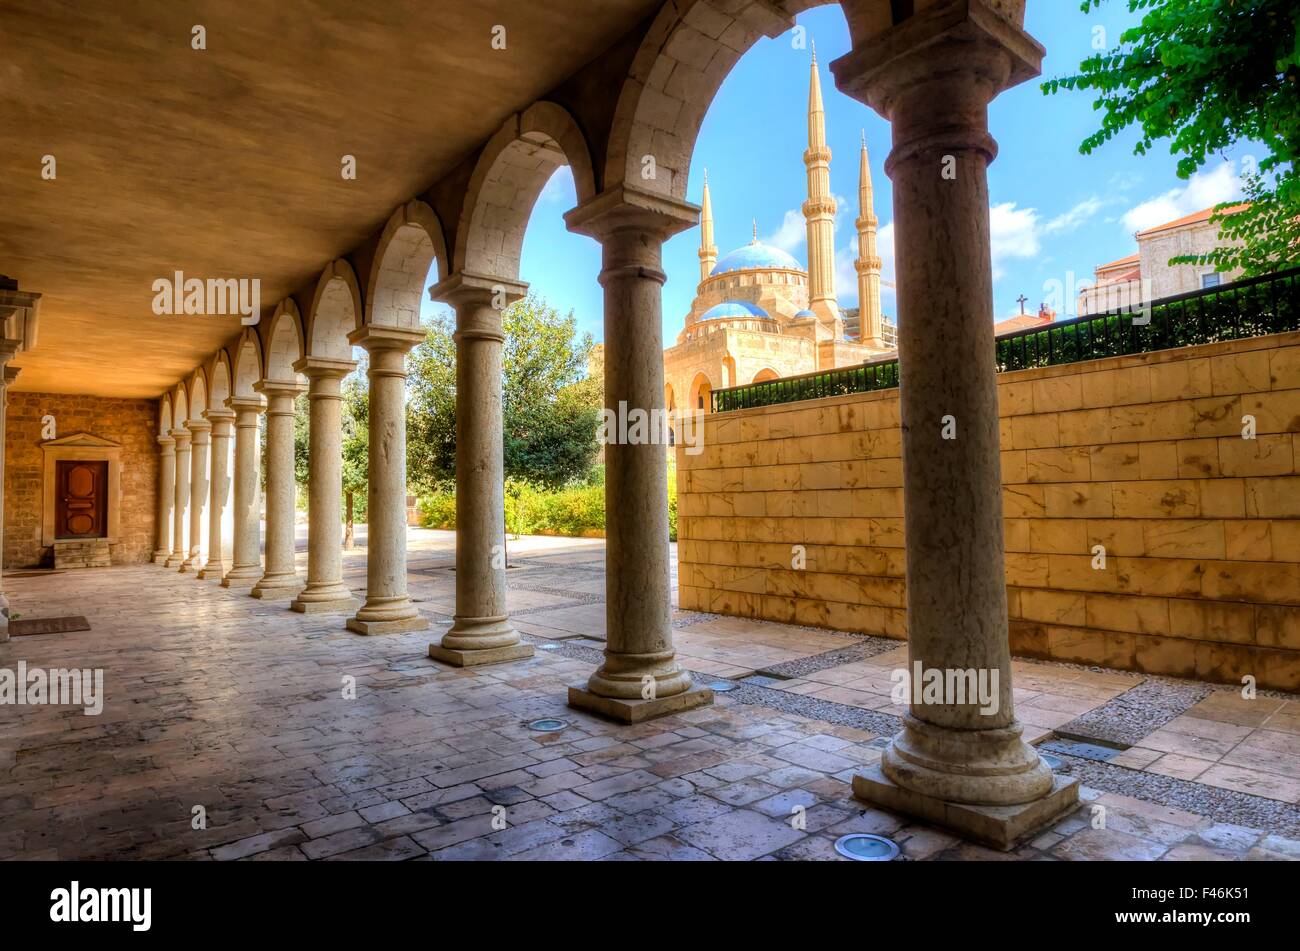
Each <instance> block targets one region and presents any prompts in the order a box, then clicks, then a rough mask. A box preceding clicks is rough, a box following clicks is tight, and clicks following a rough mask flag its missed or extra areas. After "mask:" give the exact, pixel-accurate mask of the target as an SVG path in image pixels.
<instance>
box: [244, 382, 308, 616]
mask: <svg viewBox="0 0 1300 951" xmlns="http://www.w3.org/2000/svg"><path fill="white" fill-rule="evenodd" d="M254 389H256V390H257V391H258V392H259V393H261V394H262V395H263V396H265V397H266V401H267V402H266V570H265V572H263V574H262V578H261V580H259V581H258V582H257V584H255V585H253V590H252V591H250V592H249V594H250V595H252V596H253V597H255V598H265V599H267V600H273V599H279V598H293V597H296V596H297V595H298V593H299V592H300V591H302V577H301V576H300V575H299V574H298V568H297V565H296V564H295V563H294V523H293V499H294V480H293V418H294V405H293V404H294V400H295V399H296V398H297V396H298V394H299V393H301V392H302V391H303V387H302V385H301V384H298V383H280V382H273V381H270V380H265V381H263V382H261V383H258V384H257V385H256V386H255V387H254Z"/></svg>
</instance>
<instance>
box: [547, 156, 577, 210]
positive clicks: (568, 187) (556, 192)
mask: <svg viewBox="0 0 1300 951" xmlns="http://www.w3.org/2000/svg"><path fill="white" fill-rule="evenodd" d="M566 199H567V200H568V201H569V202H570V203H572V202H574V201H577V191H576V190H575V189H574V186H573V169H571V168H569V166H567V165H561V166H560V167H559V168H557V169H556V170H555V172H554V173H552V175H551V177H550V178H548V179H547V180H546V184H545V185H543V186H542V190H541V192H540V193H539V194H538V196H537V204H539V205H550V204H554V203H556V202H560V201H563V200H566Z"/></svg>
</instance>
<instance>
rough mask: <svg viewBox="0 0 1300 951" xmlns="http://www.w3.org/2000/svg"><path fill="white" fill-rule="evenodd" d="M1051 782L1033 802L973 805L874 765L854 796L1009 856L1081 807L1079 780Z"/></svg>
mask: <svg viewBox="0 0 1300 951" xmlns="http://www.w3.org/2000/svg"><path fill="white" fill-rule="evenodd" d="M1053 780H1054V782H1053V783H1052V789H1051V792H1049V793H1048V794H1047V795H1046V796H1043V797H1041V798H1039V799H1035V800H1033V801H1032V802H1027V803H1023V804H1021V805H1016V806H973V805H970V804H968V803H961V802H946V801H944V800H942V799H936V798H934V797H933V796H927V795H925V794H923V793H918V792H913V791H912V790H910V789H904V788H903V787H902V786H899V785H898V784H897V783H895V782H894V781H893V780H892V779H890V778H889V777H888V776H886V775H885V773H884V770H883V769H881V767H880V764H879V763H876V764H875V765H873V766H869V767H867V768H865V769H864V770H863V771H862V772H861V773H858V774H857V775H856V776H854V777H853V796H854V798H855V799H861V800H862V801H863V802H867V803H870V804H871V805H873V806H877V807H879V808H881V809H887V810H889V811H890V812H897V813H900V814H902V815H906V816H914V817H916V818H918V819H922V820H924V821H926V822H933V823H934V824H935V825H937V826H943V827H944V828H945V829H951V830H952V831H953V832H956V833H957V834H958V835H960V836H962V837H963V838H966V839H972V840H974V841H976V842H979V843H981V844H982V845H987V846H989V847H990V848H994V849H998V850H1000V851H1003V852H1007V851H1010V850H1011V849H1014V848H1015V847H1016V846H1017V845H1020V844H1021V843H1022V842H1025V841H1026V840H1028V839H1030V838H1033V837H1034V836H1036V835H1038V833H1040V832H1042V831H1043V830H1044V829H1045V828H1046V827H1047V826H1049V825H1051V824H1052V823H1053V822H1055V821H1056V820H1057V819H1059V818H1061V817H1062V816H1064V815H1065V814H1066V813H1067V812H1069V811H1070V810H1072V809H1074V808H1075V807H1076V806H1078V805H1079V780H1078V779H1075V778H1074V777H1070V776H1059V775H1054V776H1053Z"/></svg>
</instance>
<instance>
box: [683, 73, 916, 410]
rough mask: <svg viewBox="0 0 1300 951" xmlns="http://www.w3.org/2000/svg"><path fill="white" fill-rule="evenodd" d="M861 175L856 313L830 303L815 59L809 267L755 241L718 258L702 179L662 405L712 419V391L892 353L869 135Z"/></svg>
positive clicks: (831, 245)
mask: <svg viewBox="0 0 1300 951" xmlns="http://www.w3.org/2000/svg"><path fill="white" fill-rule="evenodd" d="M859 161H860V165H859V169H858V217H857V221H856V226H857V232H858V258H857V260H856V261H855V262H854V263H855V269H856V271H857V280H858V302H859V306H858V307H857V308H852V309H846V308H844V307H841V306H840V304H839V301H838V299H837V298H836V295H835V212H836V210H837V209H836V203H835V198H834V196H833V195H832V194H831V189H830V162H831V150H830V148H829V147H828V146H827V144H826V113H825V110H824V109H823V106H822V92H821V81H820V79H819V77H818V72H817V56H816V53H815V52H814V54H813V59H812V66H811V79H810V82H809V89H808V148H807V150H806V151H805V152H804V165H805V166H806V168H807V171H808V197H807V200H806V201H805V202H804V203H803V215H804V219H805V221H806V223H807V230H808V245H807V246H808V266H807V268H805V267H804V266H803V265H802V264H800V263H799V261H798V260H797V259H796V258H795V257H794V256H792V255H791V254H789V253H787V252H786V251H783V250H782V249H780V248H776V247H772V246H771V245H768V244H764V243H762V242H760V241H759V240H758V228H757V225H755V227H754V231H753V235H754V237H753V240H752V241H750V243H749V244H747V245H745V246H743V247H740V248H737V249H736V250H734V251H731V252H729V253H727V254H725V255H723V256H722V257H719V256H718V249H717V247H716V246H715V245H714V243H713V204H712V199H711V197H710V194H709V182H708V175H707V174H706V175H705V181H704V195H703V198H702V201H701V215H700V250H699V257H700V282H699V285H698V287H697V289H696V294H695V299H694V300H693V301H692V303H691V309H690V312H689V313H688V314H687V315H686V320H685V326H684V327H683V328H682V331H681V333H679V334H678V335H677V342H676V344H674V345H673V346H671V347H668V348H666V349H665V350H664V382H665V394H664V397H665V400H664V402H665V405H666V406H667V407H668V409H669V410H670V411H677V412H684V411H687V410H704V411H706V412H707V411H709V409H710V407H711V395H712V393H713V391H714V390H715V389H722V388H726V387H731V386H740V385H742V384H747V383H754V382H761V381H763V380H770V379H775V378H777V377H784V376H794V375H797V374H801V373H811V372H814V371H817V370H828V369H833V368H835V367H843V366H851V365H855V364H861V363H865V362H869V361H872V360H875V359H879V358H880V357H882V356H886V355H888V354H891V353H892V352H893V351H894V348H895V340H896V334H895V326H894V324H893V322H892V321H890V320H889V319H888V318H887V317H885V316H884V315H883V314H882V313H881V310H880V286H881V276H880V257H879V256H878V255H877V253H876V227H877V222H876V216H875V212H874V208H873V202H872V187H871V171H870V167H869V165H868V161H867V143H866V138H865V136H864V137H863V141H862V151H861V155H860V158H859Z"/></svg>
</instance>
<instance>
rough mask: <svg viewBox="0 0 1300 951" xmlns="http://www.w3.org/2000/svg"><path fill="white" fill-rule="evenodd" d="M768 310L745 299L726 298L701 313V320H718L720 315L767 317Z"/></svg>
mask: <svg viewBox="0 0 1300 951" xmlns="http://www.w3.org/2000/svg"><path fill="white" fill-rule="evenodd" d="M766 316H767V311H765V310H763V308H761V307H759V306H757V305H756V304H751V303H750V302H749V301H745V300H724V301H723V302H722V303H721V304H714V305H713V306H712V307H710V308H709V309H708V310H706V311H705V312H704V313H702V314H701V315H700V320H717V319H718V318H720V317H766Z"/></svg>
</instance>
